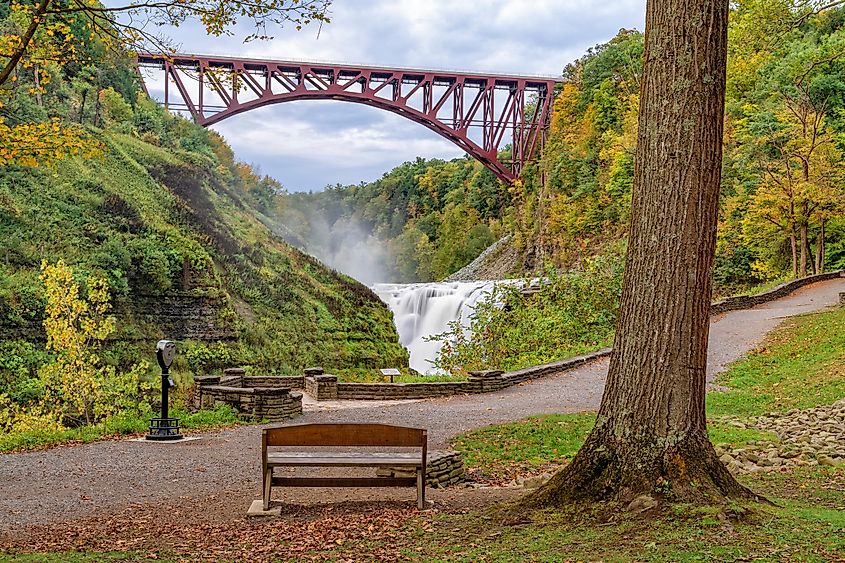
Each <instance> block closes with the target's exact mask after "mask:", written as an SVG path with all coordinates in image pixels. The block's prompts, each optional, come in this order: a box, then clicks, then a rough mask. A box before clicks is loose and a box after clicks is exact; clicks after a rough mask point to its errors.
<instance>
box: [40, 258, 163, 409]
mask: <svg viewBox="0 0 845 563" xmlns="http://www.w3.org/2000/svg"><path fill="white" fill-rule="evenodd" d="M41 280H42V281H43V282H44V287H45V292H46V296H47V307H46V309H45V318H44V329H45V331H46V332H47V349H48V350H50V351H52V352H54V353H55V354H56V359H55V361H54V362H53V363H50V364H47V365H45V366H43V367H42V368H41V370H40V371H39V377H41V379H42V380H43V382H44V389H45V396H44V407H45V408H46V410H48V411H50V412H52V413H53V414H54V415H55V417H56V418H57V419H58V420H59V421H60V422H64V421H74V422H81V421H83V420H84V421H85V422H86V423H87V424H91V423H92V422H94V421H96V420H98V419H102V418H104V417H106V416H109V415H111V414H114V413H116V412H120V411H123V410H127V409H130V408H132V407H135V408H137V407H138V405H139V401H138V399H139V393H138V391H139V388H138V384H139V378H138V376H139V375H140V374H141V373H143V372H144V371H145V370H146V368H147V364H146V362H141V363H139V364H136V365H135V366H134V367H133V368H132V369H131V370H130V371H129V372H127V373H125V374H118V373H117V372H116V370H115V368H114V367H113V366H109V365H103V363H102V360H101V359H100V355H99V354H100V352H101V350H102V347H103V344H104V342H105V340H106V339H107V338H108V337H109V336H110V335H111V334H112V333H113V332H114V330H115V318H114V317H113V316H111V315H109V314H108V312H109V309H110V304H109V301H110V297H109V288H108V283H107V282H106V280H105V279H104V278H102V277H100V276H91V277H89V278H88V282H87V295H86V296H85V297H82V296H80V294H79V285H78V284H77V283H76V281H75V280H74V279H73V271H72V270H71V269H70V268H68V267H67V266H66V265H65V263H64V261H62V260H59V261H58V262H57V263H56V264H55V265H50V264H48V263H47V262H46V261H45V262H43V263H42V265H41Z"/></svg>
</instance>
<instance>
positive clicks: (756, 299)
mask: <svg viewBox="0 0 845 563" xmlns="http://www.w3.org/2000/svg"><path fill="white" fill-rule="evenodd" d="M841 277H845V270H839V271H836V272H826V273H824V274H817V275H815V276H807V277H806V278H799V279H797V280H791V281H788V282H784V283H782V284H780V285H779V286H776V287H774V288H772V289H770V290H769V291H765V292H763V293H759V294H757V295H738V296H736V297H728V298H726V299H722V300H721V301H716V302H715V303H713V304H712V305H710V314H711V315H716V314H718V313H726V312H728V311H736V310H739V309H750V308H751V307H754V306H755V305H760V304H762V303H767V302H769V301H772V300H774V299H779V298H781V297H785V296H787V295H789V294H790V293H792V292H793V291H795V290H796V289H799V288H801V287H804V286H805V285H809V284H811V283H816V282H820V281H825V280H832V279H836V278H841Z"/></svg>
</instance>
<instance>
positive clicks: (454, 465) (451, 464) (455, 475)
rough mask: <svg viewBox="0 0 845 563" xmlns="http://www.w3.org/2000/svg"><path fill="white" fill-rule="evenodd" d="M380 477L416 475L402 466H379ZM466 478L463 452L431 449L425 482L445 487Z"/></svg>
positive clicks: (435, 487)
mask: <svg viewBox="0 0 845 563" xmlns="http://www.w3.org/2000/svg"><path fill="white" fill-rule="evenodd" d="M376 474H377V475H378V476H379V477H414V476H415V475H416V473H415V472H413V471H408V470H407V469H405V468H401V467H383V468H379V469H378V471H377V473H376ZM465 479H466V471H465V470H464V460H463V459H462V458H461V454H460V453H458V452H453V451H448V450H446V451H431V452H428V458H427V461H426V468H425V484H426V486H427V487H431V488H432V489H444V488H446V487H448V486H449V485H455V484H457V483H461V482H463V481H464V480H465Z"/></svg>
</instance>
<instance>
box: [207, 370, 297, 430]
mask: <svg viewBox="0 0 845 563" xmlns="http://www.w3.org/2000/svg"><path fill="white" fill-rule="evenodd" d="M233 371H235V370H227V372H228V375H225V376H223V377H218V376H204V377H197V378H196V379H195V380H194V382H195V384H196V388H195V389H194V396H193V404H192V406H193V408H194V410H195V411H197V410H200V409H207V408H211V407H214V406H216V405H220V404H225V405H229V406H231V407H232V408H234V409H235V410H236V411H237V412H238V416H241V417H245V418H252V419H254V420H270V421H272V422H279V421H282V420H288V419H291V418H295V417H297V416H299V415H301V414H302V393H291V391H290V387H281V386H272V387H271V386H264V387H244V386H243V382H244V379H246V380H247V381H248V382H249V380H250V379H252V378H244V376H243V374H242V373H232V372H233ZM241 371H242V370H241ZM280 379H281V378H280ZM265 383H269V382H265ZM274 383H277V382H274Z"/></svg>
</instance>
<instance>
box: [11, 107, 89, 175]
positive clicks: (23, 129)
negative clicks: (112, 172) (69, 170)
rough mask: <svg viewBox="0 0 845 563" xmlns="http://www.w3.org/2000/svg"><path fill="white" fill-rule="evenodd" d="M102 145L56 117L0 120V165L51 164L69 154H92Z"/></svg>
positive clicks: (86, 155) (85, 155)
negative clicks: (39, 120) (15, 122)
mask: <svg viewBox="0 0 845 563" xmlns="http://www.w3.org/2000/svg"><path fill="white" fill-rule="evenodd" d="M100 152H102V145H101V144H100V143H99V142H97V141H94V140H91V139H86V138H85V137H84V134H83V132H82V130H81V129H80V128H78V127H68V126H64V125H62V124H61V123H60V122H59V121H58V120H55V119H54V120H52V121H48V122H44V123H22V124H19V125H14V126H11V127H10V126H8V125H6V124H5V123H4V122H3V121H2V120H0V166H6V165H19V166H32V167H35V166H53V165H54V164H55V163H56V162H58V161H59V160H62V159H65V158H68V157H71V156H84V157H87V158H90V157H94V156H96V155H98V154H99V153H100Z"/></svg>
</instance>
